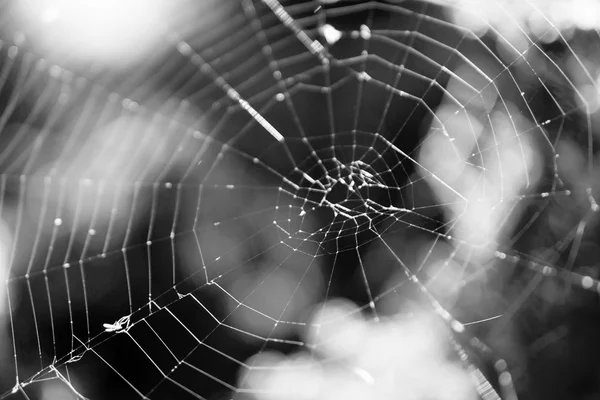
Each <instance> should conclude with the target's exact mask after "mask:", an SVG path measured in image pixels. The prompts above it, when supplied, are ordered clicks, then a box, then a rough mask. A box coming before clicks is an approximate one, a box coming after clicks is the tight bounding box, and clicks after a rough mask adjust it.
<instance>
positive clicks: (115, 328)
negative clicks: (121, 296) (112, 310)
mask: <svg viewBox="0 0 600 400" xmlns="http://www.w3.org/2000/svg"><path fill="white" fill-rule="evenodd" d="M130 318H131V316H130V315H126V316H124V317H121V318H119V319H118V320H117V321H116V322H114V323H112V324H102V326H103V327H104V331H105V332H115V333H121V332H127V331H128V330H129V328H130V327H131V319H130Z"/></svg>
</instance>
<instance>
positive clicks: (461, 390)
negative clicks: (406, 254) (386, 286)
mask: <svg viewBox="0 0 600 400" xmlns="http://www.w3.org/2000/svg"><path fill="white" fill-rule="evenodd" d="M315 311H316V314H315V316H314V319H313V324H311V330H310V331H309V332H308V340H309V343H310V344H315V343H316V342H320V343H321V344H320V345H319V347H318V348H319V352H318V353H319V355H320V357H318V358H317V357H313V356H311V355H309V354H307V353H302V352H301V353H297V354H292V355H290V356H287V357H284V356H283V355H280V354H273V353H266V354H261V355H259V356H254V357H252V358H250V359H249V360H248V361H247V364H249V365H250V368H249V371H247V372H246V373H245V374H243V375H242V376H241V377H240V378H241V379H240V381H241V382H240V385H241V387H242V388H243V389H244V391H248V392H250V393H253V394H254V397H255V398H257V399H261V400H271V399H273V400H274V399H278V398H292V399H295V400H308V399H325V400H337V399H340V400H341V399H344V400H348V399H357V400H358V399H388V398H389V399H391V398H400V399H415V400H416V399H436V400H471V399H475V398H476V393H475V390H474V388H473V386H472V383H471V381H470V378H469V375H468V373H467V372H466V371H463V370H462V369H460V368H459V367H458V366H456V365H455V364H453V363H452V362H450V361H448V360H447V359H446V353H445V349H444V345H443V341H444V338H445V334H446V333H445V331H444V329H443V326H442V325H441V324H439V323H437V322H436V320H433V319H431V318H429V317H424V316H420V317H416V318H411V319H407V320H400V319H392V320H389V321H386V322H383V323H372V322H369V321H366V320H364V319H363V318H362V317H361V316H360V314H357V309H356V306H354V305H353V304H350V303H348V302H346V301H332V302H331V303H328V304H325V305H324V306H318V307H316V308H315ZM328 324H330V327H328V328H327V327H326V325H328ZM348 330H349V331H350V332H348ZM338 341H339V342H340V344H337V342H338Z"/></svg>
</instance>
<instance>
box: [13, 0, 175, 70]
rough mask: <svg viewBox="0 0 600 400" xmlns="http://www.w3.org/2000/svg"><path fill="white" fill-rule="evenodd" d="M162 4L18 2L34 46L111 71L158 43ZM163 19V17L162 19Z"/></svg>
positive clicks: (137, 0)
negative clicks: (107, 65)
mask: <svg viewBox="0 0 600 400" xmlns="http://www.w3.org/2000/svg"><path fill="white" fill-rule="evenodd" d="M166 4H168V3H166V2H164V1H163V0H126V1H123V0H22V2H21V8H22V11H23V13H24V14H25V16H26V17H27V18H28V19H29V20H30V21H31V22H32V24H33V28H34V31H35V32H36V37H34V38H33V40H35V41H36V42H40V43H41V44H42V45H43V46H44V47H47V49H48V50H50V51H53V52H55V51H58V52H59V53H62V52H65V53H67V54H68V55H69V56H73V57H75V58H76V59H80V60H84V61H95V62H101V63H103V64H109V65H110V66H112V67H119V66H126V65H127V64H129V63H131V62H134V61H136V60H139V59H140V58H142V57H147V56H148V54H147V53H148V52H149V50H151V49H153V48H154V47H155V45H156V42H157V40H158V39H159V33H160V31H161V30H160V29H158V28H159V27H158V26H157V23H158V21H160V19H159V17H161V16H163V14H164V12H165V11H167V10H166V7H165V5H166ZM163 18H164V16H163Z"/></svg>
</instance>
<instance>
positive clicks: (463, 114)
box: [418, 68, 541, 257]
mask: <svg viewBox="0 0 600 400" xmlns="http://www.w3.org/2000/svg"><path fill="white" fill-rule="evenodd" d="M458 70H459V73H460V75H462V76H461V77H460V78H456V79H451V80H450V82H449V83H448V91H449V94H450V95H452V96H453V97H454V98H456V97H458V99H459V101H461V98H463V99H466V98H467V97H468V95H466V94H465V93H464V91H465V88H466V87H467V86H466V85H465V83H467V84H469V85H471V86H472V87H474V88H475V89H476V88H477V86H478V85H477V84H478V83H479V84H481V82H474V83H473V75H471V74H469V73H466V72H465V71H462V69H461V68H459V69H458ZM461 71H462V72H461ZM474 76H477V75H474ZM470 90H471V97H472V96H473V88H471V89H470ZM476 90H477V89H476ZM486 93H488V92H483V93H482V96H477V97H480V99H482V100H483V101H481V102H474V103H473V102H469V103H468V104H467V107H466V108H464V109H458V108H457V106H456V105H455V103H454V102H453V101H450V100H449V99H447V100H446V101H445V102H443V103H442V105H440V107H439V108H438V110H437V111H436V118H435V120H434V123H433V124H432V126H431V128H430V132H429V133H428V136H427V138H426V139H425V140H424V143H423V146H422V147H421V151H420V154H419V157H418V162H419V163H420V164H421V166H422V167H423V170H422V171H421V174H422V176H423V177H424V178H425V181H426V182H428V184H429V185H430V187H431V189H432V190H433V191H434V193H435V196H436V197H437V199H438V200H439V203H440V204H443V205H444V207H443V208H444V212H445V214H446V221H447V222H448V223H449V225H448V227H449V234H451V235H452V236H453V237H455V238H458V239H459V240H463V241H465V242H467V243H469V244H470V245H471V246H473V248H475V249H477V254H472V256H473V257H477V256H478V255H479V256H486V255H488V254H490V251H494V250H495V249H496V246H497V241H498V240H499V235H500V234H501V233H504V232H509V231H510V229H511V228H512V226H513V225H514V223H515V222H516V220H517V218H516V217H517V216H518V215H519V211H520V210H519V208H518V207H516V206H517V205H518V203H519V202H520V201H519V196H520V195H521V194H522V193H523V191H524V190H526V189H530V188H532V187H534V186H535V184H536V182H537V181H538V180H539V177H540V174H541V170H540V159H539V157H540V156H539V154H538V153H537V151H536V150H535V149H534V147H533V146H532V140H531V139H530V137H531V135H526V134H522V133H521V132H527V131H528V129H530V128H531V126H532V124H531V122H529V121H527V120H526V119H525V118H524V117H523V116H522V115H521V114H520V113H519V111H518V110H516V109H515V107H514V106H512V104H510V103H508V104H507V108H508V110H506V109H504V107H496V106H495V103H496V99H497V98H498V94H497V93H496V94H494V93H491V94H486ZM461 103H462V101H461ZM482 108H483V109H484V110H485V114H483V115H482V116H478V115H481V113H479V112H478V111H480V110H481V109H482ZM471 110H473V111H471ZM496 110H497V111H496ZM507 114H510V116H511V117H509V116H508V115H507ZM470 250H472V249H470Z"/></svg>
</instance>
